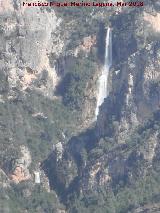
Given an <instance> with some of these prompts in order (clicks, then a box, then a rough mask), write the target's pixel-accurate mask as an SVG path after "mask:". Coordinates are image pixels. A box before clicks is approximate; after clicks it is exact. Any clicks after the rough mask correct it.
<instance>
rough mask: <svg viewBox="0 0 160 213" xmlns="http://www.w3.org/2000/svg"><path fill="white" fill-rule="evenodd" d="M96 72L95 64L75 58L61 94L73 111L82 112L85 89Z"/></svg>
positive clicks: (63, 82) (64, 80)
mask: <svg viewBox="0 0 160 213" xmlns="http://www.w3.org/2000/svg"><path fill="white" fill-rule="evenodd" d="M94 72H95V64H94V63H93V62H92V61H90V60H88V59H87V58H75V59H74V61H73V64H72V67H70V71H69V72H68V73H67V74H66V76H65V77H64V79H63V81H62V83H61V85H60V89H59V92H60V93H61V94H62V96H63V102H64V104H65V105H67V106H69V107H70V108H71V109H76V110H81V109H82V107H83V104H84V100H85V89H86V86H87V83H88V82H89V80H90V78H92V76H93V73H94Z"/></svg>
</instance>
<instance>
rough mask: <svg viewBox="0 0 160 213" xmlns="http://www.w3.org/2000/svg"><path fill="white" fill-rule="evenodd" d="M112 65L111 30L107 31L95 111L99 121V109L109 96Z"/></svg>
mask: <svg viewBox="0 0 160 213" xmlns="http://www.w3.org/2000/svg"><path fill="white" fill-rule="evenodd" d="M111 65H112V32H111V29H110V28H108V29H107V33H106V41H105V58H104V65H103V68H102V73H101V76H100V77H99V81H98V83H99V85H98V97H97V106H96V110H95V118H96V119H97V116H98V113H99V107H100V106H101V104H102V103H103V102H104V99H105V98H106V97H107V95H108V91H107V83H108V74H109V69H110V67H111Z"/></svg>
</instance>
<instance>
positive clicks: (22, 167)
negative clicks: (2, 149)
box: [10, 146, 31, 183]
mask: <svg viewBox="0 0 160 213" xmlns="http://www.w3.org/2000/svg"><path fill="white" fill-rule="evenodd" d="M20 151H21V158H20V159H16V160H15V162H14V165H13V172H12V173H11V175H10V179H11V180H12V181H13V182H15V183H20V182H21V181H24V180H29V179H30V178H31V174H30V172H29V166H30V164H31V155H30V152H29V150H28V148H27V147H25V146H22V147H20Z"/></svg>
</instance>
